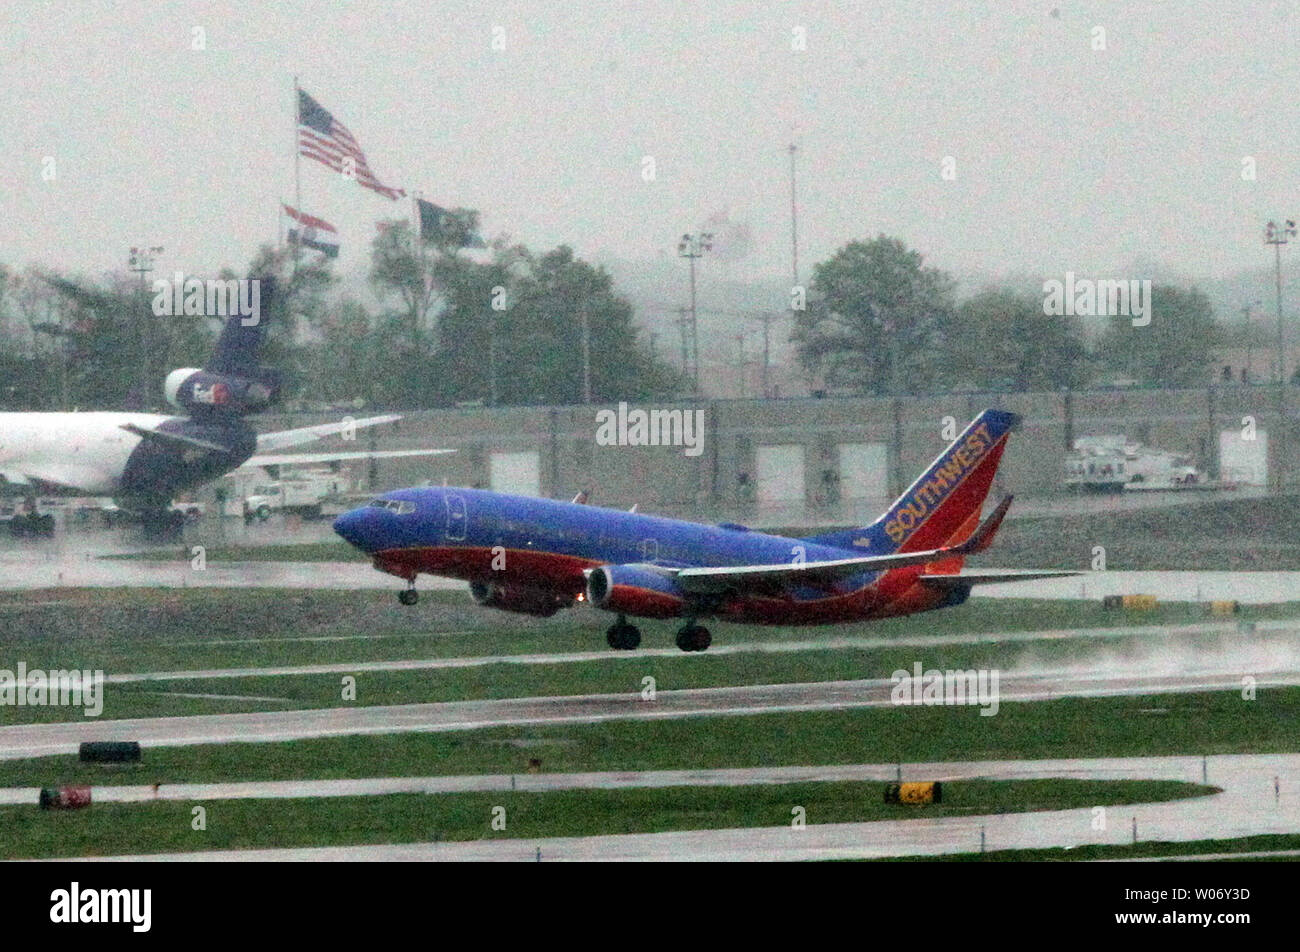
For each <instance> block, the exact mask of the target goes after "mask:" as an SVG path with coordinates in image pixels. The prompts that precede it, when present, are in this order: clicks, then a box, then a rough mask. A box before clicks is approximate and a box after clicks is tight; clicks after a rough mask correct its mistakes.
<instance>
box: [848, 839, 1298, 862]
mask: <svg viewBox="0 0 1300 952" xmlns="http://www.w3.org/2000/svg"><path fill="white" fill-rule="evenodd" d="M1295 849H1300V834H1295V833H1279V834H1261V835H1259V836H1242V837H1237V838H1235V839H1230V840H1190V841H1188V842H1185V843H1183V842H1180V843H1170V842H1166V841H1164V840H1153V841H1151V842H1148V843H1143V842H1140V841H1139V842H1137V843H1125V844H1090V845H1087V846H1075V847H1072V848H1068V849H1067V848H1064V847H1053V848H1050V849H1032V850H993V851H991V852H988V853H949V854H947V855H944V856H906V857H904V856H898V857H889V858H888V859H881V860H874V861H873V862H882V863H895V862H906V861H911V862H915V861H917V860H926V861H933V862H953V863H1026V862H1028V863H1043V862H1088V861H1096V860H1117V859H1142V858H1144V857H1145V858H1156V857H1162V856H1174V857H1179V856H1205V855H1208V854H1214V853H1255V852H1270V851H1281V850H1295ZM1244 858H1245V857H1243V859H1244ZM1269 859H1270V857H1258V858H1255V857H1252V858H1251V862H1260V861H1267V860H1269ZM1272 859H1274V860H1289V861H1293V862H1294V861H1295V860H1298V859H1300V857H1297V856H1278V857H1272Z"/></svg>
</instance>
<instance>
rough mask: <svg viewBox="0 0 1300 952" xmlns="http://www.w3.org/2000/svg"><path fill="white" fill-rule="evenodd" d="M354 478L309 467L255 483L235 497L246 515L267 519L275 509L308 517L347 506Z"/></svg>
mask: <svg viewBox="0 0 1300 952" xmlns="http://www.w3.org/2000/svg"><path fill="white" fill-rule="evenodd" d="M351 491H352V481H351V480H350V479H349V478H348V476H347V475H346V474H344V473H335V472H329V471H317V470H306V471H300V472H294V473H286V474H282V475H281V476H280V478H279V479H274V480H266V481H264V482H259V483H256V484H254V486H253V489H252V492H250V493H248V494H247V495H246V496H244V497H243V498H242V500H240V499H236V500H235V504H236V505H237V506H238V507H239V510H240V512H242V514H243V515H244V517H245V518H251V519H257V520H259V521H261V522H265V521H266V520H267V519H269V518H271V514H272V513H275V512H285V513H295V514H297V515H301V516H304V517H306V518H311V519H315V518H320V517H321V516H328V515H338V514H340V513H342V512H343V511H344V510H345V509H346V508H347V500H346V499H345V497H346V496H347V494H348V493H350V492H351Z"/></svg>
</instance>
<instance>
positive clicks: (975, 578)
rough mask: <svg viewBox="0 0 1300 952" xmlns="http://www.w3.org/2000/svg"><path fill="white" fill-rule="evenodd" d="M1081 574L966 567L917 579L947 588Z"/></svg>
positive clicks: (1078, 573) (933, 586)
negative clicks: (959, 570)
mask: <svg viewBox="0 0 1300 952" xmlns="http://www.w3.org/2000/svg"><path fill="white" fill-rule="evenodd" d="M1082 574H1083V573H1082V572H1074V571H1070V570H1068V569H1060V570H1057V569H986V570H982V571H980V570H975V571H972V570H969V569H966V570H963V571H961V572H956V573H953V574H944V575H922V576H920V577H919V578H918V579H917V581H919V582H921V583H922V584H924V585H928V586H929V587H931V588H938V589H944V590H947V589H952V588H957V587H959V586H960V587H965V586H967V585H997V584H999V583H1006V582H1028V581H1031V580H1033V579H1042V578H1069V577H1070V576H1072V575H1082Z"/></svg>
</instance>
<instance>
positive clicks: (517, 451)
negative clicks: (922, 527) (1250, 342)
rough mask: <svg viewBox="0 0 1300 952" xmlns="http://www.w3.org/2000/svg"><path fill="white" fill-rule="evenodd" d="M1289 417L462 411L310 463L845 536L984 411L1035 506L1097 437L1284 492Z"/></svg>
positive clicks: (962, 405) (1061, 488) (1235, 398)
mask: <svg viewBox="0 0 1300 952" xmlns="http://www.w3.org/2000/svg"><path fill="white" fill-rule="evenodd" d="M1298 404H1300V392H1298V391H1297V388H1294V387H1285V388H1278V387H1276V386H1245V385H1233V386H1213V387H1206V388H1198V389H1191V390H1139V389H1116V390H1093V391H1074V392H1059V393H1052V392H1043V393H1015V394H954V395H940V396H926V397H902V398H897V399H895V398H887V397H885V398H877V397H828V398H823V399H813V398H805V399H782V400H760V399H754V400H705V401H699V402H689V401H688V402H682V403H673V404H654V405H630V406H629V405H626V404H624V405H621V406H604V405H591V406H586V405H584V406H559V407H502V408H490V407H474V408H464V409H448V410H421V411H415V412H410V413H407V414H406V415H405V416H404V417H403V419H401V420H400V421H398V422H396V423H393V424H387V425H384V426H381V427H376V428H374V429H371V430H361V431H358V432H357V434H356V441H355V442H354V443H352V444H351V445H349V444H347V443H344V442H340V441H337V440H336V441H331V442H330V443H328V444H324V445H323V446H322V448H325V447H326V446H328V447H329V448H335V447H338V448H349V449H379V450H397V449H418V448H437V447H448V448H453V449H455V450H457V452H456V453H454V454H450V455H444V456H431V457H407V458H397V459H380V460H375V461H371V462H368V463H366V462H362V463H359V464H353V465H355V466H356V467H357V468H356V469H355V476H356V485H357V486H358V488H359V489H362V490H366V491H373V492H382V491H386V490H389V489H395V488H399V487H404V486H416V485H425V484H432V485H443V484H446V485H461V486H472V487H479V488H485V489H493V490H497V491H501V492H513V493H521V494H528V495H539V496H546V497H550V498H557V499H569V498H572V497H573V496H574V495H576V494H577V493H578V492H579V491H580V490H584V489H589V490H591V502H592V503H593V504H597V505H602V506H610V507H624V508H626V507H631V506H632V505H634V504H635V505H637V506H638V507H639V511H641V512H647V513H656V514H662V515H670V516H676V517H681V518H696V519H701V520H708V521H722V520H726V521H734V522H740V523H744V524H748V525H754V526H758V527H780V526H808V525H830V524H849V523H854V524H856V523H862V522H865V521H869V520H870V519H871V518H873V517H874V516H875V515H876V514H878V513H879V512H880V510H881V509H883V508H884V506H885V504H886V503H887V501H888V500H889V499H891V498H893V497H894V496H896V495H897V494H898V493H900V492H901V491H902V490H903V489H904V488H905V487H906V485H907V484H908V483H910V481H911V480H912V479H913V478H914V477H915V476H916V475H918V474H919V473H920V472H921V471H922V470H923V469H924V468H925V466H926V465H927V464H928V463H929V462H930V461H931V460H932V459H933V458H934V457H935V456H936V455H938V453H939V452H940V451H941V450H942V449H943V447H944V446H945V445H946V444H947V443H948V442H949V441H950V440H951V439H952V438H953V437H954V436H955V435H956V433H958V432H960V431H961V429H962V428H963V427H964V426H965V425H966V424H967V423H968V422H969V421H970V420H971V418H973V417H974V416H975V414H977V413H978V412H979V411H980V410H981V409H983V408H984V407H988V406H995V407H999V408H1003V409H1007V410H1011V411H1013V412H1015V413H1018V414H1020V415H1021V416H1022V417H1023V422H1022V425H1021V429H1020V430H1019V432H1017V434H1016V435H1015V436H1014V437H1013V438H1012V441H1011V444H1010V446H1009V447H1008V450H1007V453H1006V456H1005V457H1004V460H1003V464H1002V467H1001V470H1000V473H999V483H1000V485H999V486H996V487H995V490H1001V491H1007V492H1015V493H1017V494H1019V495H1021V496H1022V497H1028V498H1038V497H1052V496H1061V495H1065V494H1067V493H1069V492H1071V491H1077V489H1075V490H1072V488H1071V487H1069V486H1067V484H1066V480H1065V465H1064V464H1065V459H1066V456H1067V454H1068V453H1069V451H1070V449H1071V447H1073V445H1074V441H1075V439H1076V438H1078V437H1084V436H1099V435H1103V434H1122V435H1124V436H1125V437H1127V438H1128V439H1130V440H1133V441H1136V442H1139V443H1142V444H1144V445H1146V446H1151V447H1158V448H1159V449H1161V450H1167V451H1170V452H1173V453H1178V454H1182V455H1184V456H1186V457H1187V458H1189V459H1190V460H1192V461H1193V462H1194V463H1195V465H1196V466H1197V468H1198V469H1199V470H1201V471H1203V472H1204V473H1205V474H1206V476H1207V477H1208V479H1209V480H1211V481H1214V482H1221V483H1228V484H1231V485H1233V486H1235V487H1239V488H1240V489H1247V490H1249V489H1254V490H1256V491H1265V490H1273V491H1278V490H1281V489H1284V488H1288V487H1293V486H1294V485H1295V484H1296V482H1297V481H1300V471H1298V469H1300V468H1298V467H1297V449H1298V448H1300V441H1298V440H1297V432H1296V430H1297V427H1296V420H1297V418H1298V415H1300V406H1298ZM678 411H680V412H678ZM638 412H640V413H642V414H644V416H642V417H638V416H637V415H636V414H637V413H638ZM656 412H657V415H653V414H655V413H656ZM357 415H358V416H361V415H364V414H362V413H357ZM337 419H338V413H337V412H336V413H332V414H315V413H313V414H280V415H277V416H275V417H268V418H264V419H263V420H262V421H261V423H262V426H263V428H267V429H278V428H281V427H289V426H304V425H309V424H311V423H319V422H325V421H328V420H337ZM638 421H642V422H640V424H638ZM644 421H653V423H654V425H653V427H651V426H648V425H647V424H646V423H645V422H644ZM651 429H653V431H654V432H653V433H650V432H648V431H649V430H651ZM674 434H675V436H674ZM647 443H651V444H658V445H645V444H647ZM665 443H666V444H667V445H664V444H665ZM1202 488H1203V487H1202ZM209 492H211V491H210V490H209Z"/></svg>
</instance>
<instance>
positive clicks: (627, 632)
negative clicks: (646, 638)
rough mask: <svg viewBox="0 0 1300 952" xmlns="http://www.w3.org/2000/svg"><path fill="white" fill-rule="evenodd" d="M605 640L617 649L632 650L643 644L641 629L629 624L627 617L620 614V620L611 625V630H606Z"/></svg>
mask: <svg viewBox="0 0 1300 952" xmlns="http://www.w3.org/2000/svg"><path fill="white" fill-rule="evenodd" d="M605 640H606V641H608V642H609V646H610V647H611V648H613V649H614V650H616V651H632V650H633V649H635V648H636V647H637V646H638V645H640V644H641V629H639V628H637V627H636V626H635V625H629V624H628V623H627V618H626V617H625V616H623V615H619V616H618V621H616V622H614V624H612V625H610V626H609V630H608V631H606V632H605Z"/></svg>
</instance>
